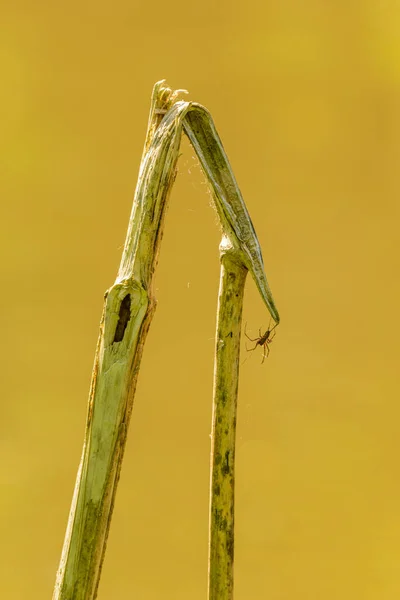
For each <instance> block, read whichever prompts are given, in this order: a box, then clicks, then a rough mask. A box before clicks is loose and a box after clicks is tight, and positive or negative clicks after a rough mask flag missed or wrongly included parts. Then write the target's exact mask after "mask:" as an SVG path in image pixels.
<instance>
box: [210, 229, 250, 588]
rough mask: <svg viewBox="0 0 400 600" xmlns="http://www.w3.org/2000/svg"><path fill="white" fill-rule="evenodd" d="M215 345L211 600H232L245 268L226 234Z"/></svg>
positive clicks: (222, 247) (211, 495)
mask: <svg viewBox="0 0 400 600" xmlns="http://www.w3.org/2000/svg"><path fill="white" fill-rule="evenodd" d="M220 257H221V273H220V288H219V296H218V314H217V331H216V346H215V362H214V365H215V371H214V397H213V412H212V431H211V486H210V487H211V490H210V535H209V565H208V569H209V570H208V598H209V600H231V599H232V598H233V559H234V516H235V515H234V499H235V498H234V494H235V439H236V412H237V411H236V408H237V395H238V383H239V357H240V332H241V322H242V308H243V294H244V285H245V281H246V275H247V272H248V271H247V268H246V267H244V266H243V264H242V261H241V256H240V253H239V252H238V251H237V250H235V248H233V247H232V245H231V244H230V242H229V240H228V238H226V237H224V238H223V240H222V242H221V246H220Z"/></svg>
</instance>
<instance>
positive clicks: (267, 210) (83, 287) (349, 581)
mask: <svg viewBox="0 0 400 600" xmlns="http://www.w3.org/2000/svg"><path fill="white" fill-rule="evenodd" d="M7 4H8V5H7ZM7 4H6V5H5V6H3V8H2V9H1V11H2V14H1V18H0V66H1V67H0V68H1V95H0V109H1V115H2V118H1V124H0V139H1V144H0V148H1V150H0V151H1V157H0V159H1V160H0V193H1V198H2V200H1V213H2V219H1V226H2V232H1V237H0V244H1V257H2V258H1V284H2V310H1V312H0V326H1V331H2V335H3V343H2V345H1V365H2V396H3V402H2V410H1V425H0V427H1V429H0V447H1V457H2V461H1V464H2V468H1V494H0V499H1V503H0V529H1V532H2V533H1V542H0V565H1V567H0V569H1V595H2V597H4V598H7V600H22V599H26V598H29V599H30V600H36V599H37V600H39V599H40V600H42V599H44V598H50V597H51V594H52V589H53V585H54V580H55V574H56V570H57V567H58V562H59V557H60V552H61V548H62V542H63V538H64V533H65V527H66V521H67V516H68V512H69V507H70V502H71V497H72V491H73V486H74V482H75V475H76V470H77V467H78V462H79V458H80V452H81V447H82V441H83V432H84V424H85V417H86V403H87V396H88V390H89V382H90V376H91V367H92V362H93V357H94V350H95V346H96V341H97V334H98V324H99V320H100V316H101V311H102V302H103V293H104V291H105V290H106V289H107V288H108V287H109V286H110V285H111V284H112V283H113V281H114V278H115V276H116V273H117V269H118V265H119V260H120V257H121V252H122V245H123V243H124V239H125V233H126V228H127V222H128V217H129V213H130V210H131V204H132V197H133V192H134V188H135V185H136V178H137V173H138V168H139V161H140V156H141V152H142V147H143V143H144V136H145V131H146V125H147V117H148V111H149V105H150V95H151V90H152V86H153V84H154V83H155V82H156V81H157V80H159V79H162V78H167V81H168V83H169V84H170V85H171V86H172V87H174V88H181V87H183V88H187V89H188V90H189V91H190V95H189V97H188V98H189V99H191V100H194V101H197V102H201V103H203V104H204V105H205V106H207V107H208V108H209V110H210V111H211V114H212V115H213V117H214V120H215V123H216V126H217V129H218V131H219V134H220V136H221V138H222V140H223V143H224V146H225V149H226V151H227V153H228V156H229V157H230V160H231V163H232V167H233V170H234V173H235V175H236V177H237V180H238V182H239V185H240V187H241V190H242V192H243V195H244V198H245V200H246V203H247V205H248V208H249V211H250V214H251V216H252V219H253V222H254V224H255V228H256V231H257V233H258V236H259V239H260V242H261V245H262V248H263V253H264V261H265V265H266V273H267V277H268V279H269V282H270V284H271V288H272V293H273V295H274V298H275V300H276V303H277V306H278V309H279V311H280V314H281V319H282V321H281V325H280V327H279V328H278V329H277V335H276V337H275V339H274V342H273V344H272V346H271V354H270V357H269V359H268V360H267V361H265V363H264V364H263V365H261V364H260V362H261V351H258V350H259V349H257V352H254V354H253V355H252V356H251V358H249V357H248V356H247V353H246V351H245V346H244V344H243V357H244V358H245V355H246V356H247V358H248V360H246V362H245V363H244V364H243V366H242V368H241V374H240V378H241V381H240V390H239V415H238V439H237V488H236V490H237V493H236V498H237V504H236V554H235V600H264V599H266V600H294V599H296V600H320V599H321V598H324V600H337V599H341V600H342V599H343V600H350V599H352V600H353V599H355V598H357V599H358V598H360V599H363V600H372V599H374V600H395V599H397V598H398V597H399V595H400V568H399V566H400V508H399V507H400V475H399V452H400V440H399V433H398V429H399V420H400V407H399V400H400V394H399V392H400V384H399V359H400V350H399V343H400V342H399V338H400V327H399V318H398V306H399V304H400V284H399V281H398V279H399V267H400V264H399V263H400V261H399V243H398V238H399V212H400V211H399V202H398V196H399V191H400V183H399V176H398V167H397V165H398V161H399V149H400V113H399V101H400V37H399V28H400V6H399V4H398V2H394V1H393V0H391V1H389V0H388V1H378V0H366V1H363V2H361V1H358V2H356V1H354V0H353V1H347V2H333V1H326V2H322V1H319V2H317V1H316V0H314V1H311V0H303V1H302V2H295V1H293V0H287V1H286V2H272V1H270V0H267V1H265V2H258V3H257V2H254V1H250V2H237V1H236V2H218V3H215V2H211V1H210V0H207V1H206V2H203V3H202V4H197V5H196V4H190V5H189V4H187V3H183V2H177V3H176V2H175V3H172V4H170V5H168V3H166V2H160V1H159V0H156V1H155V2H133V3H131V2H126V1H117V2H115V3H113V4H111V3H105V2H101V1H100V2H86V3H81V2H77V1H76V0H71V1H70V2H68V3H53V2H49V1H48V0H47V1H43V2H39V3H32V2H27V1H25V2H24V1H22V2H16V3H11V2H8V3H7ZM182 152H183V156H182V157H181V159H180V163H179V174H178V177H177V181H176V185H175V188H174V190H173V193H172V197H171V202H170V209H169V213H168V217H167V223H166V231H165V237H164V240H163V244H162V247H161V258H160V264H159V268H158V270H157V276H156V280H157V284H156V287H157V297H158V308H157V312H156V316H155V319H154V321H153V324H152V327H151V330H150V334H149V337H148V340H147V343H146V348H145V354H144V359H143V362H142V368H141V372H140V377H139V385H138V390H137V395H136V400H135V407H134V411H133V415H132V422H131V426H130V432H129V439H128V446H127V451H126V455H125V460H124V466H123V470H122V476H121V481H120V486H119V490H118V494H117V501H116V506H115V511H114V517H113V521H112V526H111V533H110V538H109V544H108V549H107V553H106V559H105V563H104V568H103V576H102V580H101V584H100V590H99V595H98V598H99V600H114V599H115V600H119V599H122V598H132V599H138V600H156V599H157V600H158V599H160V598H163V600H187V599H189V598H190V600H201V599H204V598H205V597H206V588H207V528H208V480H209V446H210V440H209V433H210V425H211V394H212V370H213V336H214V329H215V309H216V301H217V290H218V276H219V275H218V274H219V262H218V244H219V240H220V232H219V229H218V227H217V226H216V216H215V213H214V212H213V210H212V209H211V208H210V206H209V203H210V197H209V194H208V193H207V188H206V184H205V179H204V176H203V175H202V173H201V171H200V167H199V165H198V161H197V159H196V158H195V157H194V152H193V150H192V149H191V147H190V146H189V144H188V142H187V141H186V140H184V142H183V144H182ZM203 244H204V246H203ZM244 320H245V321H247V323H248V328H249V329H250V330H251V332H252V333H256V332H257V331H258V328H259V327H261V328H262V329H266V327H267V325H268V315H267V314H266V310H265V308H264V306H263V304H262V302H261V300H260V298H259V296H258V293H257V290H256V288H255V285H254V283H253V281H252V280H251V278H249V279H248V284H247V288H246V298H245V309H244ZM154 565H157V569H156V571H155V570H154Z"/></svg>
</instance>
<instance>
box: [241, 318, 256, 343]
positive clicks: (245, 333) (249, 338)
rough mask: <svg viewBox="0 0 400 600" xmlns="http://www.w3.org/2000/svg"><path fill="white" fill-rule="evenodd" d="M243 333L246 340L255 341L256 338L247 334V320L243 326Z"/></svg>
mask: <svg viewBox="0 0 400 600" xmlns="http://www.w3.org/2000/svg"><path fill="white" fill-rule="evenodd" d="M244 335H245V336H246V337H247V339H248V340H250V341H251V342H255V341H256V340H257V339H258V338H251V337H249V336H248V335H247V322H246V325H245V326H244Z"/></svg>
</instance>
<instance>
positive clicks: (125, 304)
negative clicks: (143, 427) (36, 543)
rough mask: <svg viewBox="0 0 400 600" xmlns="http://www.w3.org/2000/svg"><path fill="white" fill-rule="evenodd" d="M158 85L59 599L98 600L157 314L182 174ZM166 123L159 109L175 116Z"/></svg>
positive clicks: (98, 370)
mask: <svg viewBox="0 0 400 600" xmlns="http://www.w3.org/2000/svg"><path fill="white" fill-rule="evenodd" d="M162 83H163V82H160V83H159V84H156V86H155V89H154V93H153V98H152V107H151V114H150V121H149V131H152V134H151V136H150V137H149V135H148V137H147V140H146V145H145V151H144V156H143V160H142V163H141V167H140V172H139V179H138V185H137V188H136V192H135V199H134V205H133V210H132V215H131V219H130V223H129V229H128V234H127V239H126V243H125V248H124V252H123V256H122V261H121V266H120V270H119V273H118V276H117V279H116V282H115V283H114V285H113V286H112V287H111V288H110V289H109V290H108V291H107V292H106V294H105V302H104V310H103V316H102V319H101V323H100V335H99V340H98V344H97V350H96V356H95V363H94V367H93V375H92V384H91V389H90V394H89V407H88V415H87V422H86V433H85V441H84V447H83V454H82V460H81V463H80V466H79V470H78V475H77V481H76V486H75V491H74V496H73V500H72V505H71V511H70V516H69V521H68V526H67V532H66V536H65V540H64V546H63V551H62V556H61V561H60V566H59V570H58V573H57V580H56V585H55V589H54V594H53V599H54V600H92V599H94V598H95V597H96V594H97V588H98V584H99V579H100V573H101V567H102V562H103V558H104V552H105V548H106V542H107V536H108V531H109V527H110V521H111V515H112V509H113V505H114V499H115V493H116V488H117V484H118V479H119V475H120V470H121V464H122V458H123V453H124V448H125V442H126V434H127V427H128V424H129V418H130V414H131V410H132V403H133V397H134V393H135V387H136V381H137V376H138V371H139V365H140V360H141V356H142V351H143V345H144V342H145V338H146V335H147V331H148V328H149V326H150V321H151V319H152V316H153V313H154V309H155V299H154V297H153V294H152V277H153V273H154V269H155V266H156V262H157V257H158V251H159V244H160V241H161V236H162V228H163V221H164V219H163V217H164V214H165V206H166V202H167V199H168V195H169V192H170V189H171V186H172V184H173V182H174V178H175V173H176V161H177V159H178V151H179V144H180V138H181V131H182V127H181V124H180V123H181V120H182V118H183V116H184V114H185V112H186V111H187V109H188V108H189V107H190V105H189V104H188V103H183V102H180V103H177V104H174V106H173V107H171V103H170V100H171V96H172V92H171V90H169V89H168V88H166V87H165V86H163V85H162ZM169 108H170V110H169V112H168V114H167V115H166V116H165V117H164V119H163V121H162V123H161V124H160V116H159V114H158V110H157V109H169Z"/></svg>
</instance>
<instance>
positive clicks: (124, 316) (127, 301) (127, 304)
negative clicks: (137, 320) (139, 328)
mask: <svg viewBox="0 0 400 600" xmlns="http://www.w3.org/2000/svg"><path fill="white" fill-rule="evenodd" d="M130 318H131V297H130V295H129V294H127V295H126V296H125V298H124V299H123V300H122V302H121V306H120V308H119V319H118V323H117V328H116V330H115V335H114V340H113V343H114V342H120V341H121V340H122V339H123V337H124V333H125V329H126V327H127V325H128V321H129V319H130Z"/></svg>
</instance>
